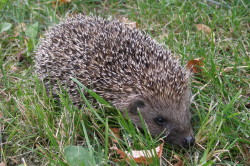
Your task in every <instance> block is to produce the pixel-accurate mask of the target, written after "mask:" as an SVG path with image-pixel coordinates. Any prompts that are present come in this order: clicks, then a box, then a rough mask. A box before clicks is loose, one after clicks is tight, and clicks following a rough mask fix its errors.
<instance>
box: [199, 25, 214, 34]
mask: <svg viewBox="0 0 250 166" xmlns="http://www.w3.org/2000/svg"><path fill="white" fill-rule="evenodd" d="M196 28H197V30H198V31H202V32H205V33H211V32H212V30H211V28H209V27H208V26H207V25H204V24H196Z"/></svg>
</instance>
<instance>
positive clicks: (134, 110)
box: [127, 90, 195, 148]
mask: <svg viewBox="0 0 250 166" xmlns="http://www.w3.org/2000/svg"><path fill="white" fill-rule="evenodd" d="M129 103H130V104H129V105H128V107H127V110H128V114H129V116H130V118H131V119H132V121H133V123H134V124H135V125H137V126H138V127H139V128H141V127H142V126H141V120H140V117H139V114H138V111H140V114H141V115H142V117H143V119H144V121H145V122H146V124H147V126H148V129H149V131H150V133H151V135H153V136H158V135H161V136H164V137H165V140H166V141H167V142H169V143H170V144H173V145H179V146H181V147H184V148H188V147H190V146H193V145H194V142H195V140H194V135H193V130H192V127H191V123H190V120H191V113H190V111H189V105H190V92H189V90H188V92H187V95H186V96H184V97H182V98H181V99H180V100H177V101H173V100H169V99H165V100H164V99H162V97H161V98H158V97H153V96H137V97H134V98H132V100H130V102H129Z"/></svg>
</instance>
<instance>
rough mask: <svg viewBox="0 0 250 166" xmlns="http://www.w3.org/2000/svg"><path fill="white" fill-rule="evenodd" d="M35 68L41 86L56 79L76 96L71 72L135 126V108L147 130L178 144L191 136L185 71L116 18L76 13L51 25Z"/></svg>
mask: <svg viewBox="0 0 250 166" xmlns="http://www.w3.org/2000/svg"><path fill="white" fill-rule="evenodd" d="M35 54H36V60H35V61H36V64H35V71H36V73H37V75H38V76H39V78H40V79H41V80H42V81H43V83H44V84H45V87H46V89H47V90H48V91H49V90H52V93H56V92H57V91H58V89H59V85H58V82H60V84H61V85H62V86H63V87H66V88H67V89H68V92H69V94H70V96H71V99H72V100H73V102H74V103H75V104H77V103H79V102H80V95H79V92H78V89H77V85H76V84H75V83H74V82H73V81H72V80H71V79H70V78H71V77H74V78H77V79H78V80H79V81H80V82H81V83H82V84H84V85H85V86H87V87H88V88H90V89H92V90H93V91H95V92H96V93H97V94H99V95H100V96H101V97H103V98H104V99H105V100H107V101H108V102H110V103H111V104H112V105H114V106H115V107H116V108H117V109H119V110H121V112H122V113H125V112H126V111H127V112H128V115H129V118H130V119H131V120H132V122H133V123H134V124H135V125H137V126H138V127H139V128H140V127H141V121H140V117H139V115H138V111H140V114H141V115H142V117H143V119H144V121H145V122H146V124H147V126H148V129H149V131H150V133H151V134H152V135H153V136H156V135H160V134H162V133H163V134H164V135H165V136H166V140H167V141H168V142H169V143H171V144H174V145H180V146H182V147H189V146H192V145H193V144H194V142H195V140H194V134H193V130H192V126H191V124H190V119H191V113H190V111H189V106H190V99H191V90H190V81H189V77H190V72H189V71H188V70H186V69H185V68H184V67H182V66H181V65H180V64H179V61H178V60H176V59H175V58H174V57H173V56H172V55H171V53H170V51H168V50H167V49H166V48H164V46H163V45H161V44H159V43H157V42H156V41H155V40H153V39H152V38H151V37H150V36H148V35H147V34H145V33H144V32H141V31H139V30H137V29H132V28H130V27H128V26H126V25H125V24H123V23H120V22H119V21H116V20H114V21H110V20H105V19H103V18H100V17H94V16H85V15H81V14H80V15H76V16H74V17H71V18H68V19H67V20H66V21H64V22H62V23H60V24H58V25H56V26H54V27H51V28H50V29H49V30H48V31H47V33H46V34H45V37H44V38H43V39H41V41H40V43H39V45H38V48H37V50H36V52H35Z"/></svg>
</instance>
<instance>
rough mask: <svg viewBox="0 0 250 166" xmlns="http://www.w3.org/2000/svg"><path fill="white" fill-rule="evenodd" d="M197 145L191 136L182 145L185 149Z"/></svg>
mask: <svg viewBox="0 0 250 166" xmlns="http://www.w3.org/2000/svg"><path fill="white" fill-rule="evenodd" d="M194 143H195V139H194V137H191V136H187V137H186V138H184V140H183V142H182V144H183V146H184V147H185V148H189V147H191V146H194Z"/></svg>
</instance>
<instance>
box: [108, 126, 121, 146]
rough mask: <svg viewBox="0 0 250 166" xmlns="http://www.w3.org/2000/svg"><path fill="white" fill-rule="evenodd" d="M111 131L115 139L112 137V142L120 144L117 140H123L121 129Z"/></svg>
mask: <svg viewBox="0 0 250 166" xmlns="http://www.w3.org/2000/svg"><path fill="white" fill-rule="evenodd" d="M110 130H111V131H112V132H113V134H114V136H115V137H111V140H112V141H113V142H115V143H118V140H117V139H116V138H119V139H121V137H120V129H119V128H110Z"/></svg>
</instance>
